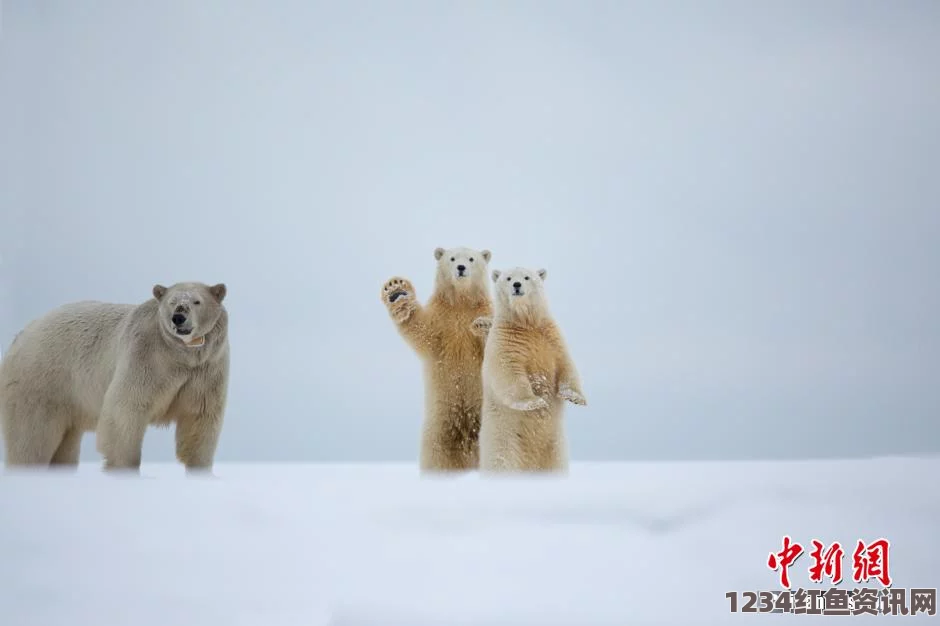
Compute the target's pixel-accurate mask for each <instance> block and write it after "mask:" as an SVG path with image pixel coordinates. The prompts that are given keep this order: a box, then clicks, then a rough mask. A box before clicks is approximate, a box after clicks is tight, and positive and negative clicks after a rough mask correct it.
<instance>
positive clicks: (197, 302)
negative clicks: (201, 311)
mask: <svg viewBox="0 0 940 626" xmlns="http://www.w3.org/2000/svg"><path fill="white" fill-rule="evenodd" d="M193 304H202V302H201V301H199V300H193Z"/></svg>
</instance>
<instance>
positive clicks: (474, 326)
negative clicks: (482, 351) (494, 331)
mask: <svg viewBox="0 0 940 626" xmlns="http://www.w3.org/2000/svg"><path fill="white" fill-rule="evenodd" d="M492 327H493V318H491V317H478V318H476V319H475V320H473V323H471V324H470V332H472V333H473V334H474V335H476V336H477V337H483V338H484V339H485V338H486V336H487V335H489V334H490V329H491V328H492Z"/></svg>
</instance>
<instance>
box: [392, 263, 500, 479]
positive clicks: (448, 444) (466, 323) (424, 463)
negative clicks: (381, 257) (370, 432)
mask: <svg viewBox="0 0 940 626" xmlns="http://www.w3.org/2000/svg"><path fill="white" fill-rule="evenodd" d="M490 256H491V255H490V251H489V250H471V249H468V248H454V249H451V250H444V249H443V248H437V249H436V250H435V251H434V258H435V260H437V277H436V279H435V283H434V293H432V294H431V297H430V299H429V300H428V302H427V304H426V305H424V306H422V305H421V304H420V303H419V302H418V299H417V296H416V294H415V289H414V286H413V285H412V284H411V282H409V281H408V280H406V279H404V278H399V277H395V278H392V279H390V280H389V281H387V282H386V283H385V285H383V287H382V302H383V303H384V304H385V306H386V307H388V312H389V315H390V316H391V318H392V321H393V322H394V323H395V325H396V327H397V328H398V332H399V333H400V334H401V336H402V337H403V338H404V339H405V341H406V342H407V343H408V345H409V346H411V348H412V349H413V350H414V351H415V353H416V354H417V355H418V357H419V358H420V359H421V360H422V362H423V364H424V388H425V409H424V423H423V425H422V429H421V453H420V460H419V466H420V469H421V470H422V471H423V472H444V471H461V470H471V469H476V468H477V466H478V464H479V433H480V405H481V403H482V388H481V382H480V365H481V363H482V362H483V342H484V337H483V336H481V335H480V334H478V333H477V331H474V330H473V329H472V328H471V325H472V322H473V320H474V319H476V318H477V317H480V316H489V315H490V314H491V310H492V309H491V300H490V290H489V283H488V280H487V264H488V263H489V260H490ZM461 267H462V268H463V269H462V270H461V269H460V268H461ZM461 274H463V275H462V276H461Z"/></svg>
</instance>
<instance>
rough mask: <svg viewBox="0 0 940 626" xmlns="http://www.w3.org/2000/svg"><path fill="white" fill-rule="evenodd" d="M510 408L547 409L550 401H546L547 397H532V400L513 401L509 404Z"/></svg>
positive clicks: (522, 409) (519, 409)
mask: <svg viewBox="0 0 940 626" xmlns="http://www.w3.org/2000/svg"><path fill="white" fill-rule="evenodd" d="M509 407H510V408H512V409H515V410H516V411H536V410H538V409H547V408H548V402H546V401H545V398H538V397H536V398H532V399H531V400H520V401H518V402H513V403H511V404H510V405H509Z"/></svg>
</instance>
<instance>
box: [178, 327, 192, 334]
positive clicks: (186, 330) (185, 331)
mask: <svg viewBox="0 0 940 626" xmlns="http://www.w3.org/2000/svg"><path fill="white" fill-rule="evenodd" d="M191 332H193V329H192V328H177V329H176V334H177V335H188V334H190V333H191Z"/></svg>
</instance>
